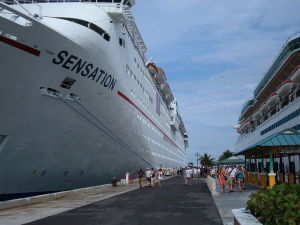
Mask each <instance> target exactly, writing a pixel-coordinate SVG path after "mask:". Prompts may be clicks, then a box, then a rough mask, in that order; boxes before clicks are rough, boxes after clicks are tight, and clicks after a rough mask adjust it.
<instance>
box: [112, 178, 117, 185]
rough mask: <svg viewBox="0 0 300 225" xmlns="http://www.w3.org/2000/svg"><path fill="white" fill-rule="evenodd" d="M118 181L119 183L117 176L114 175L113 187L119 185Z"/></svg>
mask: <svg viewBox="0 0 300 225" xmlns="http://www.w3.org/2000/svg"><path fill="white" fill-rule="evenodd" d="M117 183H118V180H117V178H116V177H113V179H112V186H113V187H117Z"/></svg>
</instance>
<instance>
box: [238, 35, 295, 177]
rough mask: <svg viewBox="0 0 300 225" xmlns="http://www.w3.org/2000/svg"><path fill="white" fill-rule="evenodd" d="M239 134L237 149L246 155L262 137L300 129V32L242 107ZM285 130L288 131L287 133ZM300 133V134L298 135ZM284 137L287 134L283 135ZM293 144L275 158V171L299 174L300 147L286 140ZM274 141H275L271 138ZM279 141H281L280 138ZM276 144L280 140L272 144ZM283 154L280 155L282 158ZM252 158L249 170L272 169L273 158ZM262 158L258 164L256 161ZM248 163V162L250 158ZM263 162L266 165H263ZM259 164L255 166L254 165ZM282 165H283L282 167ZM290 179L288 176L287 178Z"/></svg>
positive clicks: (288, 42)
mask: <svg viewBox="0 0 300 225" xmlns="http://www.w3.org/2000/svg"><path fill="white" fill-rule="evenodd" d="M235 128H236V129H237V132H238V133H239V137H238V139H237V142H236V147H235V151H236V152H237V154H243V153H244V152H245V151H247V150H249V149H251V148H254V147H255V146H259V142H261V141H263V140H271V139H272V137H274V136H276V135H279V134H280V133H282V132H283V133H286V134H287V133H295V134H299V132H300V34H299V33H297V34H294V35H292V36H291V37H290V38H289V39H288V40H287V41H286V43H285V44H284V45H283V47H282V48H281V50H280V52H279V54H278V55H277V56H276V58H275V59H274V61H273V62H272V64H271V66H270V67H269V69H268V70H267V71H266V73H265V74H264V76H263V78H262V80H261V81H260V82H259V83H258V85H257V87H256V88H255V90H254V92H253V97H252V98H251V99H250V100H249V101H247V102H246V103H245V104H244V105H243V107H242V110H241V114H240V118H239V123H238V125H237V126H235ZM285 131H286V132H285ZM298 136H299V135H298ZM283 138H284V137H283ZM283 141H285V142H286V143H289V142H290V143H292V144H293V147H291V148H289V149H288V151H282V152H285V154H280V155H277V156H276V157H274V156H273V157H274V159H273V160H274V172H275V173H279V172H280V173H285V174H288V173H292V174H295V176H298V172H300V168H299V162H300V156H299V155H300V148H299V147H300V146H295V141H294V140H283ZM271 142H272V140H271ZM279 142H280V140H279ZM269 144H270V145H273V146H276V145H279V144H280V143H269ZM285 147H288V146H285ZM279 156H280V157H279ZM252 157H253V158H252V159H253V160H252V162H251V161H250V164H251V166H250V167H252V168H251V169H250V168H248V169H249V170H250V171H255V170H256V169H255V168H258V170H259V172H261V171H267V172H269V171H270V170H269V165H270V159H266V160H265V161H262V162H260V159H259V158H258V159H257V160H256V159H255V162H254V158H255V157H254V156H252ZM258 161H259V163H258V164H256V163H257V162H258ZM248 163H249V161H248ZM262 163H264V165H263V164H262ZM254 164H256V165H254ZM279 167H280V168H279ZM286 180H287V179H286Z"/></svg>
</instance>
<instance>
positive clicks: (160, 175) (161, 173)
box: [157, 169, 163, 187]
mask: <svg viewBox="0 0 300 225" xmlns="http://www.w3.org/2000/svg"><path fill="white" fill-rule="evenodd" d="M157 178H158V184H159V186H160V187H161V181H162V179H163V172H162V169H159V170H158V173H157Z"/></svg>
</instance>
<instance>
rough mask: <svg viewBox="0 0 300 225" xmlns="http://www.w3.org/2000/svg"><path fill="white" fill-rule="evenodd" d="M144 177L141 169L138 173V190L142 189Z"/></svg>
mask: <svg viewBox="0 0 300 225" xmlns="http://www.w3.org/2000/svg"><path fill="white" fill-rule="evenodd" d="M144 176H145V173H144V171H143V169H142V168H141V169H140V171H139V172H138V178H139V184H140V188H142V187H143V182H144Z"/></svg>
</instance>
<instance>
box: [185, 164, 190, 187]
mask: <svg viewBox="0 0 300 225" xmlns="http://www.w3.org/2000/svg"><path fill="white" fill-rule="evenodd" d="M184 178H185V179H184V180H185V181H184V185H185V186H187V185H188V186H191V185H192V171H191V170H190V168H187V169H186V170H185V173H184Z"/></svg>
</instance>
